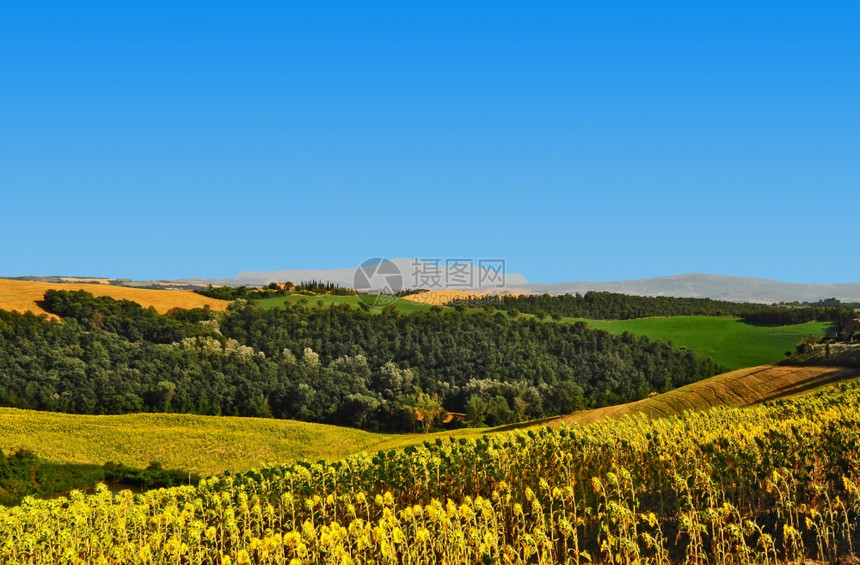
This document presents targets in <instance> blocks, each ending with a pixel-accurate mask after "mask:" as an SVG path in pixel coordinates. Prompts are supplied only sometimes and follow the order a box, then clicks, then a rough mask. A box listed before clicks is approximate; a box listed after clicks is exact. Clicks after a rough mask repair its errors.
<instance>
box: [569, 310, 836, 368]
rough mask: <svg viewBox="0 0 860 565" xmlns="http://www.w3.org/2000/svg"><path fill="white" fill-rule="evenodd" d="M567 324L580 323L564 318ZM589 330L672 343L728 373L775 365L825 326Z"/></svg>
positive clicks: (671, 321) (684, 320)
mask: <svg viewBox="0 0 860 565" xmlns="http://www.w3.org/2000/svg"><path fill="white" fill-rule="evenodd" d="M565 320H566V321H570V322H573V321H582V320H575V319H574V318H565ZM585 321H586V322H588V325H589V326H591V327H592V328H597V329H601V330H606V331H609V332H611V333H614V334H621V333H624V332H626V331H627V332H630V333H634V334H637V335H645V336H648V337H650V338H651V339H657V340H661V341H671V342H673V343H674V344H675V345H676V346H684V347H687V348H688V349H692V350H694V351H696V352H697V353H699V354H700V355H704V356H706V357H710V358H711V359H713V360H714V361H716V362H717V363H720V364H722V365H725V366H726V367H728V368H729V369H741V368H743V367H755V366H758V365H767V364H770V363H775V362H777V361H779V360H781V359H783V358H784V357H785V352H786V351H791V352H792V353H793V352H794V347H795V346H796V345H797V344H798V343H799V342H800V340H801V339H802V338H804V337H806V336H808V335H812V334H814V335H818V336H823V335H825V334H826V333H827V331H828V329H829V328H830V323H828V322H810V323H808V324H797V325H793V326H778V327H761V326H752V325H749V324H745V323H743V322H742V321H740V320H739V319H735V318H711V317H704V316H676V317H671V318H641V319H638V320H609V321H601V320H585Z"/></svg>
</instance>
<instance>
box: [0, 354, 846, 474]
mask: <svg viewBox="0 0 860 565" xmlns="http://www.w3.org/2000/svg"><path fill="white" fill-rule="evenodd" d="M858 376H860V370H858V369H844V368H833V367H779V366H764V367H754V368H751V369H744V370H740V371H733V372H730V373H725V374H723V375H718V376H716V377H712V378H710V379H706V380H704V381H701V382H698V383H695V384H692V385H688V386H685V387H682V388H679V389H677V390H675V391H671V392H668V393H664V394H661V395H658V396H656V397H653V398H648V399H645V400H640V401H638V402H632V403H629V404H623V405H619V406H611V407H606V408H599V409H596V410H585V411H581V412H576V413H574V414H570V415H566V416H559V417H555V418H550V419H547V420H541V421H539V422H524V423H522V424H515V425H511V426H502V427H500V428H464V429H461V430H455V431H452V432H448V431H445V432H437V433H433V434H402V435H395V434H374V433H369V432H365V431H361V430H357V429H353V428H342V427H336V426H328V425H324V424H311V423H306V422H297V421H292V420H271V419H261V418H237V417H216V416H196V415H188V414H129V415H124V416H81V415H70V414H57V413H51V412H38V411H32V410H19V409H12V408H0V449H2V450H3V451H4V452H6V453H10V452H14V451H16V450H18V449H27V450H30V451H32V452H33V453H35V454H36V455H37V456H39V457H41V458H42V459H46V460H50V461H55V462H59V463H88V464H97V465H101V464H104V463H105V462H107V461H114V462H119V463H123V464H126V465H131V466H137V467H146V466H147V465H148V464H149V463H150V462H152V461H159V462H160V463H162V464H164V466H165V467H170V468H180V469H185V470H188V471H192V472H196V473H199V474H203V475H206V474H215V473H218V472H221V471H224V470H229V471H233V472H239V471H245V470H248V469H251V468H255V467H258V466H260V465H261V464H264V463H292V462H295V461H299V460H307V461H316V460H318V459H328V460H334V459H340V458H343V457H345V456H347V455H350V454H353V453H357V452H362V451H376V450H389V449H397V448H402V447H405V446H407V445H412V444H415V443H420V442H422V441H424V440H426V439H428V438H434V437H447V436H453V437H476V436H481V435H484V434H487V433H492V432H494V431H505V430H510V429H514V428H527V427H533V426H543V425H547V424H550V425H556V426H557V425H559V424H561V423H562V422H565V423H572V422H576V423H580V424H585V425H587V424H590V423H592V422H596V421H600V420H603V419H606V418H618V417H622V416H624V415H628V414H645V415H648V416H655V417H664V416H670V415H673V414H677V413H679V412H682V411H684V410H705V409H708V408H712V407H716V406H732V407H739V406H747V405H751V404H756V403H760V402H764V401H767V400H775V399H777V398H783V397H786V396H790V395H794V394H798V393H802V392H807V391H810V390H814V389H816V388H819V387H822V386H826V385H827V384H830V383H834V382H837V381H840V380H845V379H851V378H856V377H858Z"/></svg>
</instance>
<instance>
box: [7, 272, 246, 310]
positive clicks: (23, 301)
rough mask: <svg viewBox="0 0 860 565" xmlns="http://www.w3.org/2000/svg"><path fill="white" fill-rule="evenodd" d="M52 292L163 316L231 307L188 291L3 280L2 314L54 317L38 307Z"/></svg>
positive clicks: (225, 303)
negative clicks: (104, 299)
mask: <svg viewBox="0 0 860 565" xmlns="http://www.w3.org/2000/svg"><path fill="white" fill-rule="evenodd" d="M50 289H55V290H85V291H87V292H89V293H91V294H93V295H94V296H110V297H111V298H114V299H116V300H131V301H133V302H137V303H138V304H140V305H141V306H143V307H144V308H148V307H150V306H152V307H153V308H155V309H156V310H157V311H158V312H159V313H160V314H164V313H165V312H167V311H168V310H170V309H172V308H202V307H203V306H205V305H207V304H208V305H209V307H210V308H211V309H212V310H226V309H227V305H228V304H229V302H227V301H225V300H218V299H215V298H208V297H206V296H201V295H199V294H196V293H194V292H190V291H185V290H151V289H142V288H128V287H124V286H114V285H107V284H89V283H86V284H83V283H46V282H35V281H20V280H11V279H0V310H17V311H18V312H33V313H34V314H46V315H49V316H51V315H50V314H48V313H47V312H45V311H44V310H42V309H41V308H40V307H39V305H38V304H37V302H38V301H40V300H42V297H43V296H44V295H45V291H47V290H50ZM52 317H53V316H52Z"/></svg>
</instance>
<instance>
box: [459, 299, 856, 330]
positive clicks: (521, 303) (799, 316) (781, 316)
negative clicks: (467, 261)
mask: <svg viewBox="0 0 860 565" xmlns="http://www.w3.org/2000/svg"><path fill="white" fill-rule="evenodd" d="M452 305H462V306H467V307H483V308H485V309H490V310H493V309H494V310H507V311H513V312H522V313H526V314H535V315H537V316H541V317H546V316H555V317H565V316H568V317H572V318H587V319H592V320H630V319H634V318H648V317H654V316H728V317H732V318H743V319H744V321H746V322H747V323H750V324H755V325H766V326H782V325H792V324H802V323H805V322H812V321H821V322H824V321H827V322H834V323H836V324H837V325H838V324H840V323H841V321H842V320H845V319H847V318H850V317H852V316H853V312H852V310H851V309H850V308H848V307H847V306H846V305H842V304H841V303H840V302H839V301H838V300H836V299H829V300H827V301H821V302H820V303H816V304H813V305H802V306H801V305H768V304H750V303H739V302H726V301H722V300H711V299H710V298H674V297H670V296H631V295H628V294H618V293H614V292H586V293H585V294H579V293H577V294H563V295H560V296H551V295H549V294H542V295H517V296H514V295H497V296H481V297H476V298H473V299H465V300H464V299H458V300H455V301H453V302H452ZM849 306H850V305H849ZM837 327H839V326H837Z"/></svg>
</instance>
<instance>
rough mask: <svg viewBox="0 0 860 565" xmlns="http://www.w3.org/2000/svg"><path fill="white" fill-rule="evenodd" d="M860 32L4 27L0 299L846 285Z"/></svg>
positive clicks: (726, 19)
mask: <svg viewBox="0 0 860 565" xmlns="http://www.w3.org/2000/svg"><path fill="white" fill-rule="evenodd" d="M49 8H50V9H49ZM858 28H860V8H858V5H857V4H856V3H847V2H846V3H815V4H809V3H806V4H800V3H792V2H784V3H778V4H777V3H772V4H771V3H767V4H760V5H758V6H756V5H751V4H750V3H749V2H737V3H735V2H721V3H713V4H708V5H704V4H702V3H688V2H685V3H677V4H669V3H661V4H649V3H609V2H606V3H598V2H590V3H584V2H583V3H573V2H565V3H561V2H559V3H544V4H539V5H533V3H497V2H493V3H477V4H471V5H469V4H467V3H462V2H452V3H441V2H434V3H432V4H431V3H412V2H392V3H374V4H372V5H359V4H358V3H334V2H328V3H309V2H308V3H271V4H254V5H246V4H241V5H239V4H236V5H233V6H228V5H225V6H217V5H215V4H213V3H199V4H193V5H192V4H187V5H185V7H178V6H176V5H174V4H173V3H163V4H160V3H155V2H153V3H146V4H137V5H130V4H126V3H109V2H105V3H100V4H99V3H88V4H87V5H86V6H84V7H81V6H79V5H71V4H60V3H58V4H56V5H54V6H53V7H50V5H46V4H39V5H38V7H36V5H34V4H32V3H30V4H28V3H20V4H17V5H15V6H12V5H5V6H4V7H3V8H2V14H0V191H2V195H3V198H2V203H3V208H4V210H3V211H4V213H3V221H2V222H0V242H2V243H0V275H2V276H16V275H27V274H29V275H49V274H68V275H100V276H110V277H128V278H134V279H150V278H174V277H191V276H200V277H230V276H235V275H236V274H237V273H238V272H240V271H243V270H257V271H262V270H277V269H287V268H290V269H304V268H307V269H324V268H340V267H351V266H355V265H358V264H359V263H360V262H361V261H363V260H364V259H366V258H368V257H374V256H386V257H419V258H454V257H456V258H474V259H475V260H477V259H481V258H499V257H501V258H505V259H506V261H507V269H508V271H509V272H519V273H523V274H524V275H526V276H527V277H528V278H529V279H530V280H532V281H534V282H559V281H566V280H594V281H604V280H618V279H630V278H643V277H651V276H661V275H673V274H681V273H689V272H703V273H714V274H727V275H737V276H754V277H763V278H772V279H777V280H785V281H794V282H858V281H860V262H858V261H857V251H856V249H857V231H856V225H857V211H858V198H857V187H858V185H860V105H858V103H857V101H858V100H860V34H858V33H857V29H858ZM598 113H599V115H598V116H597V118H596V119H594V120H593V121H592V122H591V124H590V126H589V127H588V128H586V129H585V130H584V131H583V132H582V133H581V135H580V136H579V137H578V138H576V139H575V140H574V141H573V142H572V143H571V144H570V145H569V146H568V147H567V149H566V150H565V151H563V152H562V153H561V154H560V155H559V156H558V157H557V158H556V159H555V160H554V161H553V162H552V163H551V164H550V165H549V166H548V167H546V169H544V170H543V172H542V173H541V174H540V175H539V176H538V177H537V178H536V179H535V180H534V181H533V182H532V183H531V184H529V185H528V186H527V187H525V188H524V189H523V187H524V186H525V185H526V183H528V181H529V180H530V179H531V178H532V177H533V176H534V175H535V174H536V173H538V172H539V171H540V170H541V168H542V167H544V165H545V164H546V163H547V162H548V161H550V159H551V158H552V157H553V156H554V155H556V153H557V152H558V151H559V150H560V149H561V148H562V147H564V146H565V144H567V143H568V141H569V140H570V139H571V138H572V137H573V136H574V135H575V134H576V133H577V132H578V131H579V130H580V129H581V128H582V127H583V126H584V125H585V124H587V123H588V122H589V121H590V120H592V119H593V118H594V116H595V115H597V114H598ZM276 130H279V131H280V134H279V133H278V131H276ZM290 143H292V144H293V145H295V147H296V148H298V150H300V151H301V152H302V153H303V154H304V155H305V156H306V157H307V159H308V160H309V161H310V162H311V163H313V165H314V166H315V167H316V168H317V169H318V170H319V171H321V172H322V173H323V174H324V175H325V177H326V178H327V179H329V180H330V181H331V183H332V184H333V185H334V186H335V187H336V189H335V188H333V187H332V186H331V185H330V184H328V183H327V182H326V181H325V180H324V179H323V178H321V177H320V176H319V174H318V173H317V172H316V170H315V169H314V168H313V167H312V166H311V165H310V164H309V163H308V162H307V161H306V160H304V159H303V158H302V157H301V156H300V155H299V154H298V153H297V151H296V150H294V148H293V147H292V146H291V145H290ZM521 189H522V192H520V194H519V196H518V197H517V198H516V199H515V200H514V201H513V202H512V203H510V205H508V206H507V207H506V208H505V209H504V210H503V211H502V212H501V213H500V214H498V216H497V217H496V218H495V220H493V221H492V222H491V223H490V224H489V225H488V226H487V227H486V229H484V230H483V231H482V232H481V233H480V234H479V235H478V236H477V237H475V235H476V234H477V233H478V231H479V230H481V228H482V227H483V226H484V225H485V224H487V222H488V221H489V220H490V219H491V218H493V217H494V216H495V215H496V214H497V213H498V212H499V210H501V209H502V208H503V207H504V206H505V204H506V203H508V202H509V201H510V199H511V198H512V197H513V196H514V195H515V194H517V193H518V192H519V191H520V190H521ZM341 194H342V195H344V196H345V197H346V198H348V199H349V200H350V201H351V202H352V203H353V204H354V206H355V207H356V208H357V209H358V210H360V211H361V213H362V214H363V215H364V216H365V217H366V218H367V219H369V220H370V222H371V223H372V224H373V225H374V226H376V229H374V228H373V227H371V226H370V224H369V223H368V222H367V221H366V220H365V219H364V218H363V217H362V215H360V214H359V213H357V212H356V211H355V210H354V209H353V207H351V206H350V205H349V204H348V203H347V202H346V201H345V200H344V198H343V197H342V196H341ZM852 226H853V227H852ZM377 229H378V231H379V232H381V233H382V235H380V233H378V232H377Z"/></svg>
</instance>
